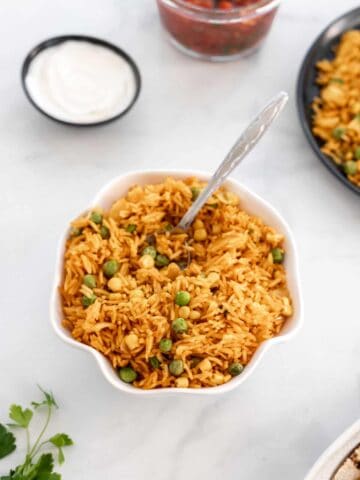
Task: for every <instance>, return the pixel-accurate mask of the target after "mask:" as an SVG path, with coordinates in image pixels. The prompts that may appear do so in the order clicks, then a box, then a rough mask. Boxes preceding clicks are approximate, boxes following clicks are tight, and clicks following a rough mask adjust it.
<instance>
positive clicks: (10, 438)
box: [0, 423, 16, 458]
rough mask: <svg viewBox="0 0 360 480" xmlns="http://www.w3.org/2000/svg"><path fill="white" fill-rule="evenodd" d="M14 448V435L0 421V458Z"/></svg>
mask: <svg viewBox="0 0 360 480" xmlns="http://www.w3.org/2000/svg"><path fill="white" fill-rule="evenodd" d="M15 448H16V443H15V437H14V435H13V434H12V433H11V432H9V431H8V430H7V428H6V427H4V425H2V424H1V423H0V458H4V457H6V456H7V455H9V454H10V453H11V452H13V451H14V450H15Z"/></svg>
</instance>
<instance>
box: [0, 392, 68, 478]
mask: <svg viewBox="0 0 360 480" xmlns="http://www.w3.org/2000/svg"><path fill="white" fill-rule="evenodd" d="M39 388H40V387H39ZM40 390H41V392H42V394H43V398H42V400H41V401H40V402H31V405H32V407H33V409H30V408H23V407H21V406H20V405H15V404H14V405H11V406H10V411H9V417H10V419H11V423H8V424H7V427H6V426H5V425H2V424H1V423H0V459H1V458H4V457H6V456H7V455H10V453H12V452H13V451H14V450H15V449H16V439H15V435H14V434H13V432H12V431H11V430H9V428H10V429H22V430H25V433H26V455H25V459H24V462H23V463H22V464H21V465H18V466H17V467H16V468H15V469H13V470H10V472H9V473H8V475H5V476H1V477H0V480H61V475H60V474H59V473H56V472H54V456H53V453H52V452H47V453H42V452H43V451H44V449H45V447H50V448H51V447H55V448H56V450H57V460H58V463H59V464H60V465H61V464H62V463H63V462H64V460H65V456H64V451H63V449H64V447H68V446H70V445H72V444H73V441H72V440H71V438H70V437H69V435H67V434H66V433H56V434H55V435H52V436H51V437H49V438H45V439H44V436H45V432H46V431H47V428H48V426H49V423H50V420H51V417H52V414H53V412H54V410H55V409H57V408H58V405H57V403H56V401H55V398H54V396H53V394H52V393H49V392H46V391H45V390H42V389H41V388H40ZM38 409H45V410H46V417H45V421H44V425H43V427H42V429H41V431H40V433H39V435H38V436H37V438H36V439H35V441H34V442H33V443H32V442H31V440H30V428H29V426H30V423H31V420H32V418H33V416H34V413H35V412H36V411H37V410H38Z"/></svg>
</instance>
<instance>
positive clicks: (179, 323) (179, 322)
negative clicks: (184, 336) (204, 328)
mask: <svg viewBox="0 0 360 480" xmlns="http://www.w3.org/2000/svg"><path fill="white" fill-rule="evenodd" d="M171 328H172V330H173V331H174V332H175V333H178V334H179V333H185V332H186V331H187V329H188V326H187V322H186V320H185V319H184V318H181V317H179V318H176V319H175V320H174V321H173V322H172V324H171Z"/></svg>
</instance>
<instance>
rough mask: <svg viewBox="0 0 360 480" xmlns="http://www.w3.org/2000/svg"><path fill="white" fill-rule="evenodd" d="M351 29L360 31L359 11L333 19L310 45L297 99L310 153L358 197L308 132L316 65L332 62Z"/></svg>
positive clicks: (315, 91)
mask: <svg viewBox="0 0 360 480" xmlns="http://www.w3.org/2000/svg"><path fill="white" fill-rule="evenodd" d="M351 29H358V30H359V29H360V8H355V9H354V10H351V11H350V12H348V13H345V15H342V16H341V17H339V18H337V19H336V20H334V21H333V22H332V23H331V24H330V25H329V26H328V27H326V29H325V30H324V31H323V32H322V33H321V34H320V35H319V36H318V38H317V39H316V40H315V42H314V43H313V44H312V46H311V47H310V49H309V51H308V52H307V54H306V57H305V59H304V61H303V64H302V66H301V70H300V73H299V77H298V83H297V92H296V96H297V106H298V112H299V116H300V122H301V125H302V127H303V129H304V132H305V135H306V137H307V139H308V141H309V143H310V145H311V146H312V148H313V150H314V151H315V153H316V154H317V156H318V157H319V158H320V160H321V161H322V162H323V164H324V165H325V166H326V167H327V168H328V169H329V170H330V171H331V172H332V173H333V174H334V175H335V176H336V177H337V178H338V179H339V180H340V181H341V182H342V183H343V184H344V185H346V186H347V187H348V188H350V190H352V191H353V192H355V193H357V194H358V195H360V187H357V186H356V185H354V184H353V183H352V182H350V180H348V178H347V177H346V175H345V174H344V173H343V171H342V170H341V168H340V167H338V166H337V165H336V164H335V163H334V161H333V160H332V159H331V158H330V157H328V156H327V155H325V154H324V153H322V151H321V150H320V147H321V144H322V142H321V140H320V139H318V138H316V137H314V135H313V133H312V131H311V125H312V110H311V103H312V101H313V100H314V98H315V97H317V96H318V95H319V87H318V85H316V83H315V79H316V76H317V70H316V67H315V65H316V63H317V62H318V61H319V60H322V59H324V58H328V59H332V58H333V57H334V47H335V46H336V45H337V44H338V43H339V40H340V37H341V35H342V34H343V33H344V32H346V31H347V30H351Z"/></svg>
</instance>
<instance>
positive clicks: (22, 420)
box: [9, 405, 33, 428]
mask: <svg viewBox="0 0 360 480" xmlns="http://www.w3.org/2000/svg"><path fill="white" fill-rule="evenodd" d="M32 416H33V412H32V411H31V410H30V409H29V408H26V409H25V410H24V409H23V408H22V407H20V405H11V406H10V413H9V417H10V418H11V420H14V422H15V424H16V426H17V427H21V428H27V427H28V426H29V423H30V422H31V419H32Z"/></svg>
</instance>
